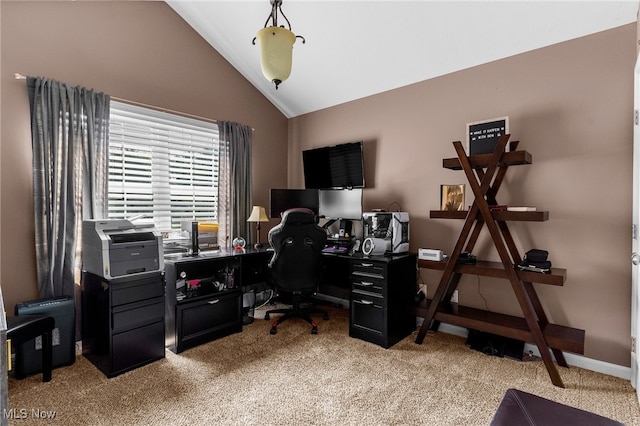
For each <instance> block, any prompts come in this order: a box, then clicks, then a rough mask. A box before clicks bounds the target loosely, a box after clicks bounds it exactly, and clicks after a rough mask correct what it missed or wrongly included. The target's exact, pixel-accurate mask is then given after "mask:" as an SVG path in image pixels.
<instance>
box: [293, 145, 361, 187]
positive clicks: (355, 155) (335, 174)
mask: <svg viewBox="0 0 640 426" xmlns="http://www.w3.org/2000/svg"><path fill="white" fill-rule="evenodd" d="M362 145H363V142H362V141H359V142H349V143H343V144H340V145H332V146H325V147H321V148H313V149H308V150H305V151H302V166H303V168H304V186H305V188H314V189H330V188H364V158H363V150H362Z"/></svg>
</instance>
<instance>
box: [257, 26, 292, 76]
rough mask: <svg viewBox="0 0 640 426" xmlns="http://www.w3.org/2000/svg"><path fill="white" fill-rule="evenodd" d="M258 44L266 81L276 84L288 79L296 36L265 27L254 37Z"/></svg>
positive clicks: (286, 30) (285, 30)
mask: <svg viewBox="0 0 640 426" xmlns="http://www.w3.org/2000/svg"><path fill="white" fill-rule="evenodd" d="M256 38H257V40H258V42H259V43H260V56H261V59H260V65H261V66H262V73H263V74H264V76H265V77H266V78H267V80H269V81H272V82H274V83H275V84H276V88H277V87H278V84H280V83H282V82H283V81H285V80H286V79H287V78H289V74H291V59H292V56H293V44H294V43H295V42H296V36H295V34H293V32H291V31H289V30H288V29H286V28H282V27H266V28H263V29H261V30H260V31H258V34H257V36H256Z"/></svg>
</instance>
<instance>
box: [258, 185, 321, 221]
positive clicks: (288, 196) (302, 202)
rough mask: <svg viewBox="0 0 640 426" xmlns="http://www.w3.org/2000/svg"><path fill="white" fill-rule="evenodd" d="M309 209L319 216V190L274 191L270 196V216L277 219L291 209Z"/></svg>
mask: <svg viewBox="0 0 640 426" xmlns="http://www.w3.org/2000/svg"><path fill="white" fill-rule="evenodd" d="M298 207H304V208H307V209H309V210H311V211H313V213H314V214H315V215H318V190H317V189H274V188H271V191H270V194H269V216H270V217H271V218H272V219H277V218H280V217H281V216H282V213H284V212H285V211H287V210H289V209H294V208H298Z"/></svg>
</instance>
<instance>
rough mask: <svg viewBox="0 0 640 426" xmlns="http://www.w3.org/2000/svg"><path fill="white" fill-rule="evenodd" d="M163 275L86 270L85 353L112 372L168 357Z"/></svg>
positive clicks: (98, 364) (83, 288)
mask: <svg viewBox="0 0 640 426" xmlns="http://www.w3.org/2000/svg"><path fill="white" fill-rule="evenodd" d="M164 304H165V299H164V276H163V274H162V273H161V272H149V273H145V274H139V275H132V276H125V277H118V278H115V279H112V280H108V279H106V278H103V277H99V276H97V275H95V274H92V273H89V272H86V271H85V272H83V274H82V354H83V355H84V357H85V358H87V359H88V360H89V361H91V362H92V363H93V364H94V365H95V366H96V367H98V368H99V369H100V370H101V371H102V372H103V373H104V374H105V375H106V376H107V377H114V376H117V375H119V374H122V373H124V372H126V371H129V370H132V369H134V368H137V367H140V366H142V365H145V364H148V363H150V362H153V361H156V360H158V359H160V358H164V334H165V332H164V323H165V319H164V312H165V307H164Z"/></svg>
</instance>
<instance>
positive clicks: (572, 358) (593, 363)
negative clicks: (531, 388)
mask: <svg viewBox="0 0 640 426" xmlns="http://www.w3.org/2000/svg"><path fill="white" fill-rule="evenodd" d="M418 320H419V325H421V324H422V318H418ZM438 331H441V332H443V333H448V334H454V335H456V336H461V337H465V338H466V337H467V334H468V331H467V329H466V328H462V327H458V326H455V325H450V324H444V323H440V327H439V328H438ZM524 351H525V352H526V353H531V354H533V355H535V356H540V351H539V350H538V347H537V346H536V345H532V344H530V343H525V345H524ZM564 358H565V360H566V361H567V364H569V365H570V366H571V365H573V366H574V367H580V368H584V369H585V370H591V371H595V372H596V373H602V374H607V375H609V376H614V377H619V378H621V379H625V380H631V367H623V366H621V365H617V364H611V363H609V362H604V361H600V360H597V359H591V358H587V357H585V356H582V355H576V354H571V353H564Z"/></svg>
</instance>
